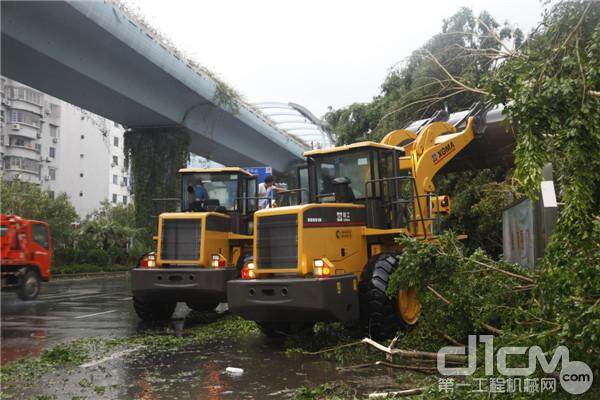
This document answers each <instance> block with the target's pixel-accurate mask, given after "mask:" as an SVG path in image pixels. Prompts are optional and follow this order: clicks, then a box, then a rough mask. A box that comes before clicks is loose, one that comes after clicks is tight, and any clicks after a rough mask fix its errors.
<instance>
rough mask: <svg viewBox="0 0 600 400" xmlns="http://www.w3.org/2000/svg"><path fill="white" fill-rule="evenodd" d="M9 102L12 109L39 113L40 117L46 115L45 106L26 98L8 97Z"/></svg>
mask: <svg viewBox="0 0 600 400" xmlns="http://www.w3.org/2000/svg"><path fill="white" fill-rule="evenodd" d="M8 104H9V108H10V109H11V110H23V111H29V112H32V113H34V114H37V115H39V116H40V117H43V116H44V115H43V114H44V111H43V110H44V107H43V106H41V105H39V104H35V103H30V102H28V101H26V100H21V99H8Z"/></svg>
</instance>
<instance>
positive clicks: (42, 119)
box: [38, 118, 46, 124]
mask: <svg viewBox="0 0 600 400" xmlns="http://www.w3.org/2000/svg"><path fill="white" fill-rule="evenodd" d="M38 121H39V122H40V124H43V123H44V122H46V120H45V119H44V118H40V119H39V120H38Z"/></svg>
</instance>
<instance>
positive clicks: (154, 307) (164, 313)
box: [133, 297, 177, 322]
mask: <svg viewBox="0 0 600 400" xmlns="http://www.w3.org/2000/svg"><path fill="white" fill-rule="evenodd" d="M176 306H177V303H155V302H149V301H142V300H140V299H137V298H135V297H134V298H133V308H134V309H135V313H136V314H137V315H138V317H140V319H142V320H143V321H146V322H153V321H166V320H168V319H170V318H171V315H173V311H175V307H176Z"/></svg>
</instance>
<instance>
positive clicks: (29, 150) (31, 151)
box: [6, 144, 40, 161]
mask: <svg viewBox="0 0 600 400" xmlns="http://www.w3.org/2000/svg"><path fill="white" fill-rule="evenodd" d="M39 154H40V151H39V150H38V149H36V148H35V146H34V145H33V144H30V145H27V146H17V145H14V144H9V145H8V146H6V155H7V156H14V157H24V158H31V159H35V160H36V161H37V160H39Z"/></svg>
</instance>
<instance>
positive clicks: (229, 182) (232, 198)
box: [181, 173, 239, 211]
mask: <svg viewBox="0 0 600 400" xmlns="http://www.w3.org/2000/svg"><path fill="white" fill-rule="evenodd" d="M238 178H239V175H238V174H230V173H220V174H214V173H212V174H211V173H190V174H184V175H183V176H182V181H181V183H182V192H183V193H182V199H181V200H182V209H183V210H186V209H188V208H189V206H190V203H192V202H193V201H196V200H198V201H203V200H216V201H218V205H219V206H221V207H225V208H226V209H227V210H229V211H232V210H234V209H235V203H236V198H237V197H238V196H237V192H238V180H239V179H238Z"/></svg>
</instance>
